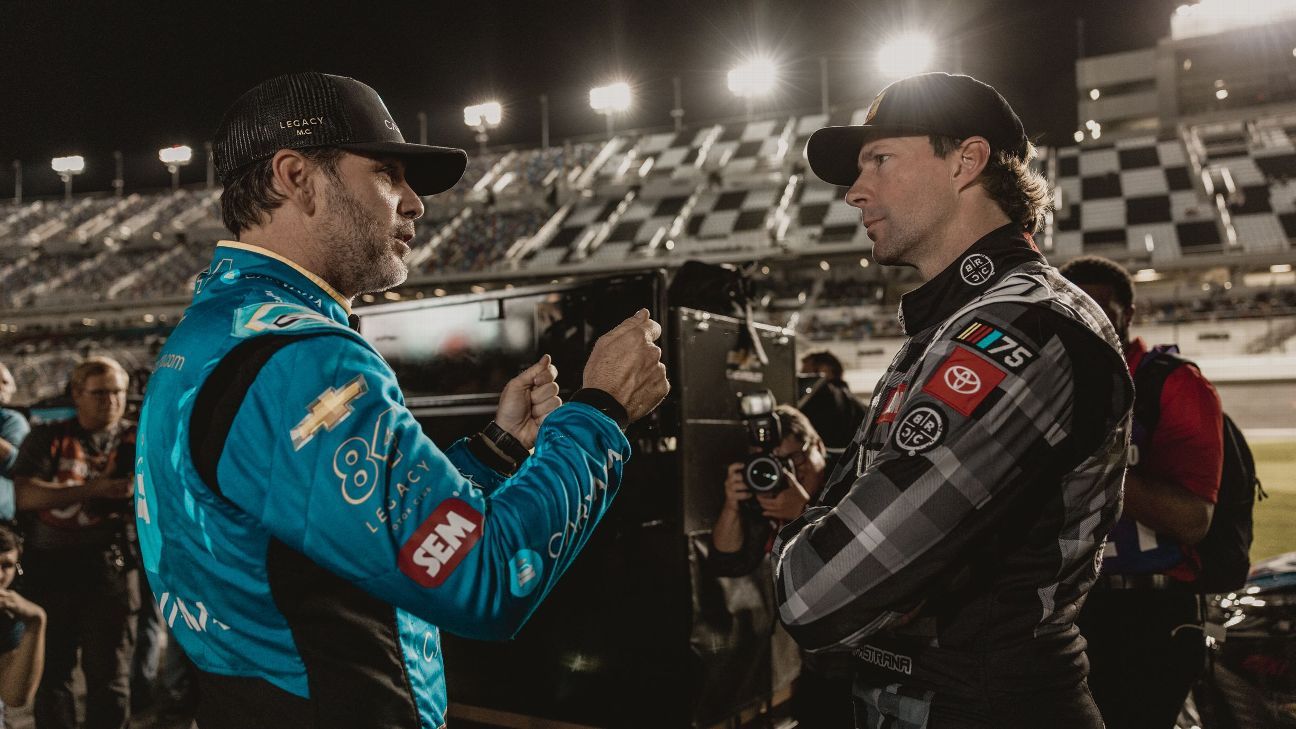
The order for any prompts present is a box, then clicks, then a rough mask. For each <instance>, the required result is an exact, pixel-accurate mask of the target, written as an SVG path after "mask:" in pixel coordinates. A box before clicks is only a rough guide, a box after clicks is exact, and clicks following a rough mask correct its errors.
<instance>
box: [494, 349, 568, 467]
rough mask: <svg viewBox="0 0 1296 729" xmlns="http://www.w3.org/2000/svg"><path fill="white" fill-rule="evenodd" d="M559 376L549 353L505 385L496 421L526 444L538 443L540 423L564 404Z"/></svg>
mask: <svg viewBox="0 0 1296 729" xmlns="http://www.w3.org/2000/svg"><path fill="white" fill-rule="evenodd" d="M557 380H558V368H557V367H554V366H553V360H552V359H551V358H550V357H549V355H547V354H546V355H544V356H543V357H541V358H540V361H539V362H536V363H535V364H533V365H531V366H530V367H528V368H527V369H526V371H524V372H523V373H522V374H520V375H518V376H517V377H514V378H513V379H511V380H509V381H508V384H507V385H505V386H504V392H502V393H500V400H499V408H498V409H497V410H496V411H495V424H496V425H498V426H499V427H501V428H503V429H504V430H505V431H506V432H508V434H509V435H512V436H513V437H514V438H517V439H518V442H519V443H521V444H522V445H523V446H525V447H526V448H532V447H534V446H535V439H536V432H537V431H539V430H540V424H541V423H543V422H544V419H545V418H546V417H548V416H549V413H552V412H553V411H554V410H557V409H558V406H559V405H562V398H560V397H558V382H557Z"/></svg>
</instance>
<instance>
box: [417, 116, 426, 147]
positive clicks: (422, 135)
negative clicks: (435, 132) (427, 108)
mask: <svg viewBox="0 0 1296 729" xmlns="http://www.w3.org/2000/svg"><path fill="white" fill-rule="evenodd" d="M418 127H419V144H427V113H425V112H422V111H420V112H419V113H418Z"/></svg>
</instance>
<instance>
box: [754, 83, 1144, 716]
mask: <svg viewBox="0 0 1296 729" xmlns="http://www.w3.org/2000/svg"><path fill="white" fill-rule="evenodd" d="M1033 155H1034V147H1033V146H1032V145H1031V143H1030V141H1029V140H1028V139H1027V137H1026V132H1025V129H1024V128H1023V127H1022V124H1021V120H1020V119H1018V117H1017V115H1016V113H1014V112H1013V110H1012V109H1011V107H1009V105H1008V103H1007V101H1005V100H1004V98H1003V97H1002V96H1000V95H999V93H998V92H997V91H995V90H994V89H993V88H991V87H990V86H988V85H986V84H984V83H981V82H980V81H977V80H975V79H972V78H970V77H967V76H951V75H948V74H943V73H931V74H923V75H919V76H913V77H910V78H906V79H903V80H900V81H897V82H896V83H894V84H892V85H890V86H888V87H887V88H886V89H884V90H883V92H882V93H880V94H879V95H878V96H877V98H875V99H874V101H873V105H872V106H871V107H870V109H869V112H868V115H867V117H866V119H865V124H864V125H862V126H854V127H829V128H827V129H821V130H819V131H818V132H816V133H815V134H814V135H813V136H812V137H811V139H810V142H809V144H808V146H807V156H808V158H809V161H810V165H811V167H812V168H813V170H814V172H815V174H816V175H818V176H819V177H820V178H822V179H824V180H825V181H827V182H830V183H833V184H835V185H839V186H842V187H847V188H849V190H848V192H847V194H846V201H847V202H848V203H850V204H851V205H852V206H854V207H857V208H859V209H860V211H861V218H862V221H863V224H864V226H865V228H866V229H867V231H868V234H869V237H870V238H872V240H873V243H874V245H873V257H874V258H875V259H877V261H878V262H879V263H881V264H884V265H904V266H910V267H913V268H915V269H917V271H918V273H919V275H920V276H921V277H922V279H923V281H924V283H923V285H922V286H920V287H919V288H918V289H916V290H914V291H912V292H910V293H909V294H907V295H905V297H904V299H903V300H902V302H901V306H900V321H901V324H902V326H903V327H904V330H905V333H906V334H907V335H908V336H909V339H908V340H906V342H905V343H904V345H903V346H902V347H901V349H900V351H899V353H898V354H897V355H896V358H895V360H894V361H893V362H892V364H891V366H890V367H889V368H888V370H887V372H886V374H885V375H884V376H883V378H882V380H881V381H880V382H879V383H878V384H877V386H876V387H875V388H874V395H873V400H872V405H871V408H870V410H869V413H868V416H867V418H866V419H865V426H864V428H862V429H861V431H860V432H859V433H858V434H857V435H856V437H855V439H854V442H853V443H852V445H851V448H850V449H849V450H847V452H846V453H845V454H844V456H843V458H842V461H841V463H840V464H839V465H838V467H837V469H836V470H835V471H834V473H833V475H832V476H831V477H830V478H829V480H828V483H827V485H826V486H825V493H824V495H823V496H822V497H821V503H822V504H832V506H826V505H825V506H814V507H811V508H810V509H807V510H806V512H805V514H804V515H803V516H802V517H800V518H799V519H797V520H796V521H794V522H792V523H791V524H789V525H788V526H787V527H785V528H784V529H783V531H782V532H781V533H780V535H779V539H778V541H777V542H776V544H775V545H774V555H775V559H776V587H777V590H778V595H779V601H780V618H781V619H782V621H783V623H784V625H786V626H787V628H788V632H789V633H791V634H792V636H793V637H794V638H795V639H796V640H797V642H798V643H800V644H801V645H802V647H804V648H806V649H808V650H811V651H815V652H827V653H849V654H852V655H853V657H854V660H855V683H854V690H853V694H854V697H855V701H856V716H857V718H856V721H857V725H858V726H861V727H863V726H868V727H873V726H888V727H904V728H919V727H930V728H931V729H950V728H951V727H996V729H1005V728H1008V727H1023V728H1025V727H1031V728H1034V727H1040V726H1049V727H1066V728H1072V727H1074V728H1075V729H1081V728H1083V729H1097V728H1098V727H1101V726H1102V719H1101V718H1100V716H1099V714H1098V711H1097V708H1096V707H1095V705H1094V702H1093V699H1092V697H1091V696H1090V694H1089V690H1088V688H1087V686H1086V684H1085V673H1086V666H1085V655H1084V639H1083V638H1082V637H1081V635H1080V632H1079V630H1078V629H1077V628H1076V626H1075V615H1076V612H1077V611H1078V609H1079V606H1080V604H1081V603H1082V602H1083V600H1084V597H1085V594H1086V592H1087V591H1088V589H1089V588H1090V586H1091V585H1092V584H1093V582H1094V580H1095V578H1096V577H1097V572H1098V559H1099V557H1100V555H1101V552H1102V545H1103V541H1104V538H1105V537H1106V534H1107V532H1108V530H1109V529H1110V528H1111V526H1112V524H1113V523H1115V521H1116V516H1117V514H1118V513H1119V511H1120V488H1121V479H1122V477H1123V474H1124V468H1125V462H1126V445H1127V442H1128V424H1129V412H1130V404H1131V386H1130V381H1129V375H1128V373H1127V372H1126V371H1125V368H1124V363H1123V361H1122V359H1121V354H1120V350H1119V345H1118V342H1117V339H1116V334H1115V332H1114V331H1113V329H1112V327H1111V324H1110V323H1109V322H1108V321H1107V318H1106V316H1104V315H1103V313H1102V311H1101V310H1100V309H1099V308H1098V307H1097V306H1095V305H1094V303H1093V302H1092V300H1090V299H1089V298H1088V297H1086V296H1085V295H1084V294H1083V293H1082V292H1081V291H1080V290H1079V289H1077V288H1076V287H1074V286H1072V285H1071V284H1069V283H1068V282H1067V281H1066V280H1065V279H1063V278H1062V277H1061V276H1059V275H1058V274H1057V272H1056V271H1055V270H1054V269H1053V268H1052V267H1050V266H1049V265H1048V264H1047V263H1046V262H1045V261H1044V258H1043V256H1042V255H1041V254H1040V252H1039V250H1038V249H1037V248H1036V247H1035V245H1034V242H1033V240H1032V237H1031V233H1032V232H1033V231H1034V230H1035V229H1036V228H1037V227H1038V225H1039V222H1040V220H1041V219H1042V217H1043V214H1044V211H1045V209H1046V207H1047V205H1048V190H1047V185H1046V184H1045V182H1044V180H1043V179H1042V178H1041V177H1039V175H1038V174H1037V173H1034V172H1032V171H1031V170H1030V169H1029V167H1028V163H1029V162H1030V160H1031V158H1032V157H1033ZM1080 364H1083V366H1078V365H1080Z"/></svg>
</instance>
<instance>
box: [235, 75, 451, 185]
mask: <svg viewBox="0 0 1296 729" xmlns="http://www.w3.org/2000/svg"><path fill="white" fill-rule="evenodd" d="M308 147H340V148H342V149H345V150H349V151H352V152H360V153H363V154H370V155H392V156H396V157H400V158H402V159H403V160H404V161H405V179H406V180H408V181H409V184H410V187H411V188H413V190H414V192H416V193H418V194H419V195H423V196H427V195H435V194H437V193H439V192H445V191H446V190H449V189H450V188H451V187H454V185H455V183H456V182H458V181H459V178H460V177H462V176H463V173H464V168H465V167H467V165H468V155H467V154H465V153H464V151H463V150H462V149H455V148H452V147H433V146H431V145H427V144H411V143H409V142H406V141H405V137H404V136H403V135H402V134H401V131H400V127H398V126H396V122H395V121H393V120H392V117H391V113H390V112H388V111H387V106H386V105H385V104H383V100H382V98H381V97H380V96H378V92H377V91H374V90H373V89H372V88H370V87H369V86H367V85H366V84H363V83H361V82H359V81H357V80H355V79H353V78H348V77H346V76H334V75H332V74H327V73H316V72H313V71H312V72H307V73H291V74H287V75H284V76H277V77H275V78H272V79H270V80H269V81H264V82H262V83H260V84H257V85H256V86H255V87H254V88H253V89H252V90H251V91H248V92H247V93H245V94H243V95H242V96H240V97H239V99H238V101H235V102H234V105H233V106H231V107H230V108H229V110H228V111H226V112H225V118H224V119H222V120H221V123H220V127H218V128H217V130H216V139H215V141H214V143H213V151H214V152H215V155H216V173H217V174H218V175H219V176H220V179H221V183H222V184H227V183H228V182H229V181H230V179H231V178H232V177H233V175H234V173H236V172H237V171H239V170H240V169H242V168H244V167H246V166H248V165H250V164H252V163H254V162H259V161H261V160H263V159H268V158H270V157H273V156H274V154H275V152H278V151H279V150H281V149H305V148H308Z"/></svg>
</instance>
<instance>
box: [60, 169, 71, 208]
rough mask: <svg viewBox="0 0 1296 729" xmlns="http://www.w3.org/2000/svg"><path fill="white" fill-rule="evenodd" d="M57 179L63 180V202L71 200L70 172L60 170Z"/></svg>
mask: <svg viewBox="0 0 1296 729" xmlns="http://www.w3.org/2000/svg"><path fill="white" fill-rule="evenodd" d="M59 179H61V180H63V202H65V203H70V202H72V174H71V173H70V172H60V173H59Z"/></svg>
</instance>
